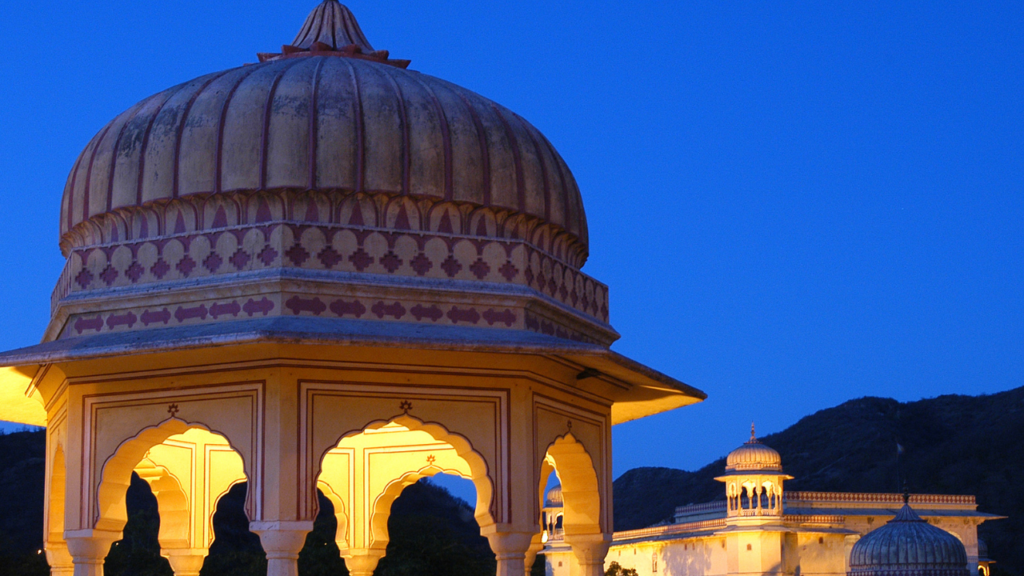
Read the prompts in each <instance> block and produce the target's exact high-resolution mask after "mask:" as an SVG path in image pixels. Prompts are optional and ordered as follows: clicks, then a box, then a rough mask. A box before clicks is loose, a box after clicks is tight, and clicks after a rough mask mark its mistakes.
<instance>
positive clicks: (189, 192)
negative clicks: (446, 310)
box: [61, 0, 587, 265]
mask: <svg viewBox="0 0 1024 576" xmlns="http://www.w3.org/2000/svg"><path fill="white" fill-rule="evenodd" d="M325 40H326V42H325ZM295 42H296V44H297V45H287V46H284V47H283V52H282V54H281V55H268V54H261V55H260V56H261V60H264V61H263V62H261V63H258V64H252V65H247V66H242V67H239V68H234V69H231V70H227V71H223V72H218V73H214V74H209V75H206V76H203V77H200V78H197V79H195V80H192V81H190V82H185V83H183V84H181V85H178V86H175V87H173V88H170V89H168V90H165V91H163V92H161V93H159V94H156V95H154V96H152V97H150V98H147V99H145V100H143V101H142V102H140V103H138V104H136V105H135V106H133V107H131V108H130V109H128V110H127V111H125V112H124V113H122V114H121V115H119V116H118V117H117V118H115V119H114V120H113V121H111V122H110V123H109V124H108V125H107V126H106V127H104V128H103V129H102V130H100V132H99V133H98V134H97V135H96V136H95V137H94V138H93V139H92V141H91V142H90V143H89V144H88V145H87V146H86V148H85V150H84V151H83V152H82V154H81V155H80V157H79V159H78V161H77V162H76V164H75V167H74V169H73V170H72V171H71V174H70V176H69V178H68V181H67V186H66V188H65V191H64V199H63V203H62V215H61V234H62V245H63V247H64V249H65V251H67V250H68V249H69V248H70V247H75V246H80V245H82V244H83V243H87V241H86V240H84V239H82V238H78V237H76V236H75V235H74V234H71V233H72V231H73V230H74V229H75V228H76V227H77V226H79V225H80V224H82V223H83V222H85V221H87V220H90V219H95V218H97V217H101V216H103V215H106V214H109V213H115V212H119V213H122V214H125V213H131V212H133V211H136V210H138V209H139V208H141V207H146V206H152V205H155V204H166V203H168V202H172V201H175V200H176V199H181V198H186V197H197V196H198V197H208V196H214V195H222V194H228V193H242V194H250V193H254V192H261V191H282V190H288V191H296V192H302V191H309V190H314V191H320V192H330V193H334V194H340V195H345V194H354V193H365V194H369V195H385V196H406V197H411V198H415V199H432V200H436V201H443V202H452V203H456V204H465V205H470V206H475V207H485V208H492V209H495V210H500V211H506V212H510V213H516V214H520V215H525V216H528V217H532V218H533V219H535V220H537V221H539V222H540V223H542V224H550V225H553V226H555V227H557V228H558V229H560V230H563V231H564V232H566V233H568V234H569V235H570V236H571V237H573V238H574V239H575V243H576V244H577V245H576V246H575V247H571V248H569V249H568V250H567V252H568V253H567V254H566V255H565V256H564V257H566V258H567V259H569V260H574V261H575V262H574V264H577V265H581V264H582V261H583V260H585V253H586V241H587V230H586V218H585V215H584V212H583V204H582V200H581V198H580V194H579V189H578V188H577V185H576V182H575V180H574V178H573V176H572V173H571V172H570V171H569V168H568V167H567V166H566V165H565V162H564V161H563V160H562V158H561V157H560V156H559V155H558V153H557V152H556V151H555V149H554V148H553V147H552V146H551V144H550V143H549V142H548V141H547V139H546V138H545V137H544V136H543V135H542V134H541V133H540V132H539V131H538V130H537V129H536V128H534V127H533V126H532V125H530V124H529V123H528V122H527V121H526V120H524V119H523V118H521V117H520V116H518V115H516V114H515V113H513V112H511V111H510V110H508V109H507V108H504V107H502V106H500V105H498V104H496V103H494V102H492V101H490V100H488V99H486V98H483V97H482V96H480V95H478V94H475V93H473V92H471V91H469V90H466V89H464V88H461V87H459V86H455V85H454V84H451V83H449V82H445V81H443V80H440V79H438V78H434V77H432V76H428V75H425V74H421V73H419V72H415V71H410V70H406V69H404V68H402V66H403V65H407V64H408V62H407V61H395V60H388V59H387V52H385V51H374V50H373V48H372V47H371V46H370V45H369V43H368V42H367V41H366V39H365V37H364V36H363V34H362V32H361V31H360V30H359V27H358V24H356V23H355V20H354V18H353V17H352V15H351V13H350V12H349V11H348V10H347V9H346V8H344V7H343V6H341V5H340V4H338V2H337V1H336V0H326V1H325V2H324V3H323V4H322V5H321V6H320V7H318V8H317V9H316V10H315V11H314V12H313V14H311V15H310V17H309V19H307V22H306V24H305V25H304V26H303V28H302V30H301V31H300V33H299V36H298V37H297V38H296V40H295ZM349 42H351V43H349ZM339 56H341V57H339ZM302 216H304V215H302ZM122 217H124V216H122ZM321 218H322V216H321ZM383 225H384V226H387V224H386V223H384V224H383ZM154 232H155V231H152V230H151V231H150V233H154ZM453 232H454V233H459V231H458V230H453ZM469 232H471V233H472V234H476V232H477V231H476V230H472V231H469ZM103 240H107V239H106V238H104V239H103Z"/></svg>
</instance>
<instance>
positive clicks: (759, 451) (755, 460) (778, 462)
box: [725, 426, 782, 473]
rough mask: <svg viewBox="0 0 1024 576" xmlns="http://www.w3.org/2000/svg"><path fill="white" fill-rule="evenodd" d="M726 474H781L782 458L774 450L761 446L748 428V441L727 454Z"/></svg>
mask: <svg viewBox="0 0 1024 576" xmlns="http://www.w3.org/2000/svg"><path fill="white" fill-rule="evenodd" d="M725 470H726V472H727V473H728V472H758V471H764V472H782V457H781V456H779V453H778V452H776V451H775V450H774V449H772V448H770V447H768V446H765V445H764V444H762V443H761V442H760V441H759V440H758V439H757V437H756V436H755V435H754V427H753V426H751V427H750V440H748V441H747V442H745V443H744V444H743V445H742V446H740V447H739V448H737V449H735V450H733V451H732V452H730V453H729V456H728V457H727V458H726V461H725Z"/></svg>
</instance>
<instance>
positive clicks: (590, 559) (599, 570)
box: [565, 534, 612, 576]
mask: <svg viewBox="0 0 1024 576" xmlns="http://www.w3.org/2000/svg"><path fill="white" fill-rule="evenodd" d="M565 541H566V543H567V544H568V545H569V546H570V547H571V548H572V553H573V556H575V557H576V565H577V566H578V567H579V568H578V570H579V571H578V572H577V574H578V575H579V576H604V557H605V556H606V555H607V554H608V547H609V546H611V543H612V535H611V534H580V535H577V536H573V537H572V538H568V537H567V538H566V539H565ZM574 576H575V575H574Z"/></svg>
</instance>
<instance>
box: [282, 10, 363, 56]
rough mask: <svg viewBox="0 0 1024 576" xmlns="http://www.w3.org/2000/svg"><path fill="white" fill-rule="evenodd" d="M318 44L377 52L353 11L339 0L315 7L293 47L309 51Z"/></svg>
mask: <svg viewBox="0 0 1024 576" xmlns="http://www.w3.org/2000/svg"><path fill="white" fill-rule="evenodd" d="M317 42H319V43H320V44H324V45H327V46H330V47H331V48H332V49H333V50H341V49H342V48H344V47H346V46H351V45H355V46H358V47H359V48H360V49H361V50H362V52H365V53H370V52H373V51H374V50H373V46H370V43H369V42H368V41H367V40H366V36H364V35H363V31H362V29H360V28H359V23H358V22H356V17H355V16H354V15H353V14H352V11H351V10H349V9H348V7H346V6H345V5H343V4H342V3H340V2H338V0H324V1H323V2H321V3H320V5H319V6H317V7H316V8H314V9H313V11H312V12H310V13H309V16H307V17H306V23H305V24H303V25H302V29H301V30H299V33H298V34H297V35H296V36H295V40H292V43H291V45H292V46H295V47H296V48H302V49H304V50H309V49H310V48H312V47H313V44H314V43H317Z"/></svg>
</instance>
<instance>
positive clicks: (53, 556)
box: [45, 541, 75, 576]
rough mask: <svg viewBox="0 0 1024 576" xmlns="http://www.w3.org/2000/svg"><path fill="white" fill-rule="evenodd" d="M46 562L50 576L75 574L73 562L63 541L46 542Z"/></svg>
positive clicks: (70, 575)
mask: <svg viewBox="0 0 1024 576" xmlns="http://www.w3.org/2000/svg"><path fill="white" fill-rule="evenodd" d="M45 548H46V562H47V563H48V564H49V565H50V576H72V574H74V572H75V561H74V559H73V558H72V557H71V552H68V545H67V543H66V542H64V541H59V542H52V541H51V542H47V543H46V545H45Z"/></svg>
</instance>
